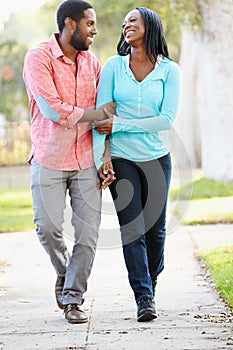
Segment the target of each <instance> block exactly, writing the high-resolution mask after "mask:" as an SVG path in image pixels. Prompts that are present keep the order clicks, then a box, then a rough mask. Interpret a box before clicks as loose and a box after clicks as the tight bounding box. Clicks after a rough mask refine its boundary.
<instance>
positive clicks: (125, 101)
mask: <svg viewBox="0 0 233 350" xmlns="http://www.w3.org/2000/svg"><path fill="white" fill-rule="evenodd" d="M110 101H114V102H117V107H116V113H115V114H116V115H115V116H114V119H113V128H112V134H111V135H110V150H111V156H112V157H121V158H126V159H129V160H132V161H138V162H140V161H149V160H153V159H157V158H160V157H162V156H164V155H166V154H167V153H168V152H169V150H168V148H167V147H166V146H165V144H164V143H163V141H162V139H161V138H160V132H161V131H164V130H169V129H171V127H172V125H173V122H174V120H175V118H176V115H177V112H178V108H179V103H180V69H179V66H178V65H177V64H176V63H175V62H173V61H171V60H169V59H168V58H165V57H162V56H159V59H158V61H157V63H156V64H155V67H154V69H153V71H151V72H150V73H149V74H148V75H147V76H146V77H145V78H144V79H143V80H142V81H141V82H139V81H137V80H136V79H135V77H134V75H133V73H132V71H131V69H130V67H129V56H119V55H116V56H113V57H110V58H109V59H108V60H107V61H106V62H105V64H104V67H103V69H102V73H101V77H100V83H99V87H98V93H97V105H96V108H99V107H100V106H101V105H102V104H104V103H106V102H110ZM105 138H106V135H101V134H98V133H97V131H96V130H94V129H93V154H94V161H95V165H96V168H97V169H99V167H100V166H101V165H102V164H103V161H102V159H103V154H104V150H105Z"/></svg>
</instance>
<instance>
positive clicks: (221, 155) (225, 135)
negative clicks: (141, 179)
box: [176, 0, 233, 181]
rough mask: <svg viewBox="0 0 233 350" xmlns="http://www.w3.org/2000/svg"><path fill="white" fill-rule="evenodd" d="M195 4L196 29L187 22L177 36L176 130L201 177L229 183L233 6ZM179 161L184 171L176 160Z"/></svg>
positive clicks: (216, 1) (232, 173) (232, 167)
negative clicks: (180, 76) (178, 100)
mask: <svg viewBox="0 0 233 350" xmlns="http://www.w3.org/2000/svg"><path fill="white" fill-rule="evenodd" d="M199 4H200V7H199V11H200V13H201V17H200V22H199V23H198V26H197V25H196V24H195V23H194V22H192V20H190V18H189V20H190V22H189V23H191V24H192V26H190V27H185V28H184V29H183V32H182V33H183V45H182V52H181V69H182V74H183V102H182V106H181V111H180V115H179V118H178V120H177V124H176V128H177V130H178V131H180V135H182V138H183V140H184V144H185V145H186V147H187V149H188V151H189V154H190V156H191V159H192V163H193V165H194V166H197V165H201V167H202V169H203V172H204V176H205V177H207V178H213V179H216V180H219V181H232V180H233V154H232V149H233V138H232V134H233V118H232V109H233V100H232V98H231V91H232V87H233V84H232V73H233V67H232V64H231V62H232V60H233V26H232V16H233V6H232V1H231V0H224V1H222V0H212V1H211V2H210V1H200V2H199ZM187 38H188V39H187ZM179 161H180V163H181V165H184V164H182V155H181V157H180V160H179ZM200 163H201V164H200Z"/></svg>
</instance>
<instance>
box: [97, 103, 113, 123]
mask: <svg viewBox="0 0 233 350" xmlns="http://www.w3.org/2000/svg"><path fill="white" fill-rule="evenodd" d="M116 105H117V103H116V102H107V103H105V104H104V105H102V106H100V108H99V109H100V110H102V111H104V114H105V118H108V117H110V116H113V114H114V113H115V112H116ZM105 118H104V119H105Z"/></svg>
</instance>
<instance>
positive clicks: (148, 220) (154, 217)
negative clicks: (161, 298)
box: [110, 154, 171, 301]
mask: <svg viewBox="0 0 233 350" xmlns="http://www.w3.org/2000/svg"><path fill="white" fill-rule="evenodd" d="M112 161H113V166H114V170H115V172H116V181H114V182H113V183H112V184H111V186H110V191H111V194H112V197H113V200H114V204H115V208H116V211H117V215H118V220H119V224H120V230H121V239H122V245H123V254H124V259H125V264H126V267H127V270H128V278H129V283H130V285H131V287H132V289H133V292H134V296H135V300H136V301H138V300H140V299H141V298H142V297H148V298H153V290H152V280H155V279H156V278H157V276H158V275H159V274H160V272H161V271H162V270H163V269H164V243H165V237H166V205H167V198H168V190H169V185H170V179H171V158H170V154H167V155H165V156H164V157H161V158H159V159H155V160H152V161H148V162H133V161H130V160H127V159H123V158H114V159H113V160H112Z"/></svg>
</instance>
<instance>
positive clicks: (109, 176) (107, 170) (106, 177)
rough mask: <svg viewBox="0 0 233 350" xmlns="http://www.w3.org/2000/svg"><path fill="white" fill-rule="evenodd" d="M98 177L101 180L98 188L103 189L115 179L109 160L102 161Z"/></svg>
mask: <svg viewBox="0 0 233 350" xmlns="http://www.w3.org/2000/svg"><path fill="white" fill-rule="evenodd" d="M98 174H99V177H100V179H101V180H103V181H102V183H101V186H100V188H101V189H102V190H105V189H106V188H107V187H108V186H109V185H111V183H112V182H113V181H114V180H116V177H115V172H114V170H113V166H112V162H111V161H110V160H108V161H106V162H104V163H103V164H102V165H101V167H100V168H99V170H98Z"/></svg>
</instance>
